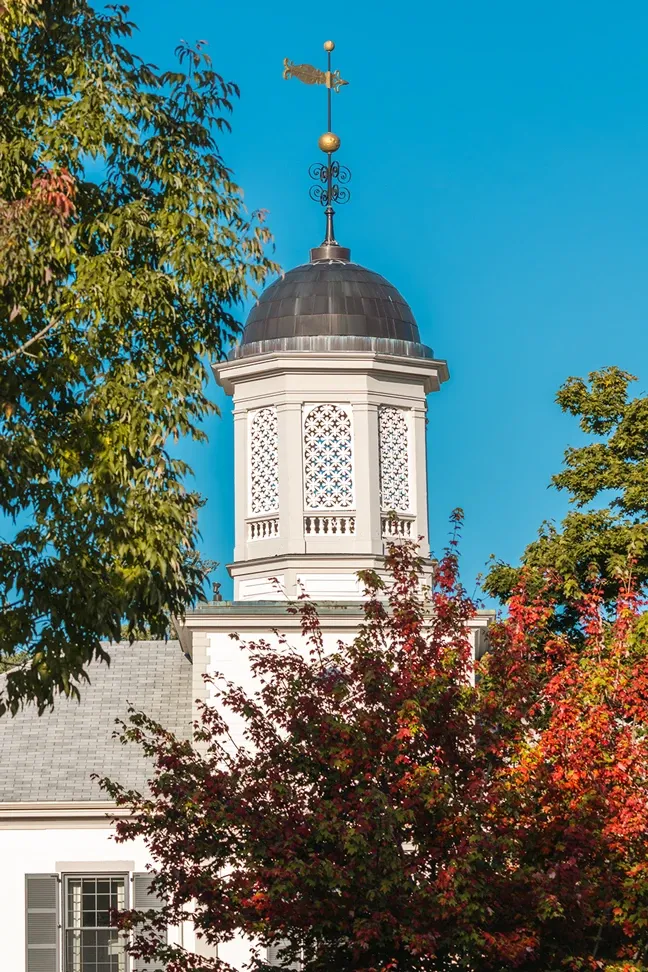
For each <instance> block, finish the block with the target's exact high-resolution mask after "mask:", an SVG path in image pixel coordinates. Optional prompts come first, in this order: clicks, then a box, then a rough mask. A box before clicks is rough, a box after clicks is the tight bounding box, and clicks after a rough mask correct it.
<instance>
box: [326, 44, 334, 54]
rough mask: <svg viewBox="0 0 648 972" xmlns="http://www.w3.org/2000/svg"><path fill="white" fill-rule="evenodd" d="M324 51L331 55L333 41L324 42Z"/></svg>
mask: <svg viewBox="0 0 648 972" xmlns="http://www.w3.org/2000/svg"><path fill="white" fill-rule="evenodd" d="M324 50H325V51H328V52H329V54H330V53H331V51H334V50H335V44H334V43H333V41H324Z"/></svg>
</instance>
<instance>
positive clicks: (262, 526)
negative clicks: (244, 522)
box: [248, 516, 279, 540]
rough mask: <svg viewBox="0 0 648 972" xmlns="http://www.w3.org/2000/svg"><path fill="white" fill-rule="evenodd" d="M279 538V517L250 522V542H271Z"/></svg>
mask: <svg viewBox="0 0 648 972" xmlns="http://www.w3.org/2000/svg"><path fill="white" fill-rule="evenodd" d="M278 536H279V517H278V516H268V517H264V518H263V519H258V520H248V540H270V539H272V538H273V537H278Z"/></svg>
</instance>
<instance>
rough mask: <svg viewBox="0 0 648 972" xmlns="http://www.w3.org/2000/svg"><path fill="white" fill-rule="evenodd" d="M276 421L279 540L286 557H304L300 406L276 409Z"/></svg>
mask: <svg viewBox="0 0 648 972" xmlns="http://www.w3.org/2000/svg"><path fill="white" fill-rule="evenodd" d="M277 415H278V419H279V423H278V424H279V537H280V539H281V541H282V543H281V546H282V549H283V550H285V552H286V553H290V554H298V553H302V554H303V553H304V550H305V544H304V512H303V511H304V467H303V462H302V448H301V443H302V405H301V403H300V402H284V403H282V404H279V405H277Z"/></svg>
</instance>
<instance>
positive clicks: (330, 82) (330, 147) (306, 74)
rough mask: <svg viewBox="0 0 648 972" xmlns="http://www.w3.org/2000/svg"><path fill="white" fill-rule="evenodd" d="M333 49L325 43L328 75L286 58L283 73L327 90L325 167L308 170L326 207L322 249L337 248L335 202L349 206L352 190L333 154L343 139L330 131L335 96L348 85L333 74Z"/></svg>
mask: <svg viewBox="0 0 648 972" xmlns="http://www.w3.org/2000/svg"><path fill="white" fill-rule="evenodd" d="M334 49H335V44H334V43H333V41H331V40H328V41H326V42H325V44H324V50H325V51H326V66H327V70H326V71H320V70H319V68H316V67H313V65H312V64H293V62H292V61H289V60H288V58H285V59H284V72H283V76H284V78H299V80H300V81H303V82H304V83H305V84H323V85H325V86H326V96H327V97H326V102H327V103H326V107H327V115H326V120H327V129H326V131H325V132H324V134H323V135H320V137H319V139H318V145H319V147H320V149H321V150H322V152H324V153H325V154H326V165H321V164H319V163H318V164H316V165H312V166H311V167H310V170H309V172H310V176H311V178H312V179H314V180H315V181H316V182H319V185H315V186H311V190H310V197H311V199H314V200H316V201H317V202H319V203H321V204H322V205H323V206H324V207H325V209H324V214H325V216H326V236H325V238H324V242H323V243H322V247H338V243H337V241H336V239H335V231H334V227H333V217H334V216H335V210H334V209H333V202H337V203H339V204H342V203H345V202H348V201H349V199H350V197H351V194H350V192H349V190H348V189H347V188H346V186H345V185H343V184H344V183H347V182H349V180H350V179H351V173H350V171H349V170H348V169H347V168H346V167H345V166H341V165H340V163H339V162H334V161H333V154H334V152H337V150H338V149H339V147H340V138H339V136H338V135H336V134H335V133H334V132H333V131H332V130H331V129H332V124H333V122H332V113H333V112H332V93H333V91H334V90H335V91H336V92H339V90H340V88H341V87H342V86H343V85H345V84H348V82H347V81H345V80H344V79H343V78H341V77H340V72H339V71H333V66H332V63H331V61H332V59H331V54H332V52H333V50H334ZM324 186H326V188H325V189H324V188H323V187H324ZM341 249H344V248H341Z"/></svg>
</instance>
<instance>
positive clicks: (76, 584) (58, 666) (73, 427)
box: [0, 0, 273, 710]
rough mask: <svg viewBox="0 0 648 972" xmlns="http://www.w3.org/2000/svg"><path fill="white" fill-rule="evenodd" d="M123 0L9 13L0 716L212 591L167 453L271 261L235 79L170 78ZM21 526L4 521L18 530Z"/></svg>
mask: <svg viewBox="0 0 648 972" xmlns="http://www.w3.org/2000/svg"><path fill="white" fill-rule="evenodd" d="M127 16H128V8H127V7H124V6H114V7H110V8H108V9H107V11H106V12H105V13H98V12H97V11H95V10H94V9H93V7H91V6H90V5H89V4H88V3H86V2H85V0H5V3H4V4H3V6H1V7H0V333H1V334H2V341H1V345H0V515H2V516H3V517H4V524H3V525H4V528H5V530H4V532H5V533H6V539H3V540H2V542H0V657H2V656H4V655H13V654H15V653H17V652H26V653H27V657H28V661H27V663H26V664H25V665H23V666H22V668H21V669H19V670H17V671H16V672H14V673H12V675H11V676H10V677H9V678H8V679H7V680H6V697H5V699H4V701H2V702H0V708H4V707H6V706H9V707H10V708H11V709H12V710H15V709H16V707H17V706H19V705H20V703H21V702H22V701H24V700H27V699H32V698H33V699H35V700H36V701H37V702H38V704H39V706H41V707H43V706H45V705H47V704H50V703H51V702H52V700H53V698H54V696H55V694H56V693H57V692H60V691H62V692H66V693H69V692H73V693H76V692H78V689H77V688H76V684H75V680H76V681H78V680H79V679H80V678H82V677H83V676H84V672H85V665H86V664H87V663H88V662H89V661H90V660H91V659H92V658H95V657H96V658H103V659H106V658H107V653H106V651H105V649H104V648H102V647H101V641H102V639H113V640H117V639H118V638H119V636H120V628H121V625H122V623H125V624H126V626H127V629H128V630H129V631H130V632H131V633H133V632H135V631H136V630H137V629H141V628H146V629H147V630H149V631H150V633H151V635H152V636H153V637H159V636H162V635H164V634H165V632H166V631H167V630H168V625H169V618H170V617H172V616H174V615H182V613H183V611H184V610H185V608H186V606H187V605H188V604H191V603H192V602H194V601H195V599H196V598H198V597H200V596H201V592H202V584H203V580H204V573H203V570H202V568H201V564H200V562H199V559H198V554H197V550H196V543H197V525H196V516H197V512H198V509H199V507H200V505H201V500H200V497H199V496H198V495H197V494H196V493H195V492H190V491H188V490H187V489H186V487H185V485H184V481H185V479H186V476H187V473H188V472H189V470H188V468H187V467H186V466H185V465H184V464H183V463H182V462H180V461H178V460H177V459H174V458H173V457H172V455H171V454H170V452H169V451H168V444H169V441H170V440H172V439H173V438H178V437H179V436H193V437H194V438H195V439H200V438H201V437H202V433H201V431H200V421H201V419H203V418H204V417H205V416H206V415H207V414H208V413H209V412H212V411H213V410H214V406H213V404H212V403H211V402H210V401H209V400H208V398H207V397H206V390H205V385H206V380H207V372H206V368H205V362H206V361H208V360H210V359H211V360H213V359H217V358H219V357H220V356H222V354H223V353H225V352H226V351H227V349H228V346H229V343H230V341H231V340H232V338H233V337H234V336H235V335H236V334H237V332H238V330H239V325H238V323H237V320H236V317H235V309H236V306H237V304H239V303H240V302H241V301H242V300H243V299H244V298H245V297H247V296H248V294H249V293H250V287H252V286H255V285H259V284H261V283H262V282H263V280H264V279H265V276H266V275H267V273H268V271H269V270H270V269H271V268H272V267H273V264H272V263H271V262H270V261H269V260H268V258H267V257H266V255H265V244H266V243H267V241H268V239H269V236H268V232H267V230H266V229H265V228H264V227H263V226H262V225H261V222H262V214H261V221H260V219H259V214H256V215H254V214H253V215H252V216H250V215H248V213H247V212H246V210H245V207H244V205H243V201H242V193H241V190H240V189H239V188H238V186H237V185H236V184H235V183H234V181H233V179H232V176H231V173H230V171H229V170H228V169H227V167H226V165H225V163H224V161H223V159H222V157H221V154H220V152H219V150H218V147H217V145H216V143H215V140H214V135H215V132H217V131H220V130H223V129H227V128H228V127H229V126H228V122H227V118H226V116H227V114H228V113H229V112H230V111H231V108H232V102H233V99H234V98H235V97H236V96H237V95H238V90H237V88H236V85H235V84H233V83H232V82H228V81H225V80H224V79H223V78H222V77H220V76H219V75H218V74H217V73H216V72H215V71H214V70H213V68H212V66H211V64H210V60H209V57H208V56H207V54H206V53H205V51H204V50H203V49H202V48H201V45H198V47H197V49H190V48H189V47H187V46H185V45H181V46H180V47H179V48H178V51H177V53H178V56H179V67H178V70H175V71H162V72H160V71H158V70H157V69H156V68H155V66H153V65H150V64H145V63H144V62H143V61H142V60H141V59H140V58H138V57H137V56H135V55H134V54H132V53H130V51H129V50H128V49H127V47H125V46H124V45H125V43H126V41H127V39H128V38H129V37H130V36H131V34H132V32H133V27H134V25H133V24H132V23H131V22H129V20H128V19H127ZM12 524H14V525H15V529H10V527H11V525H12Z"/></svg>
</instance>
